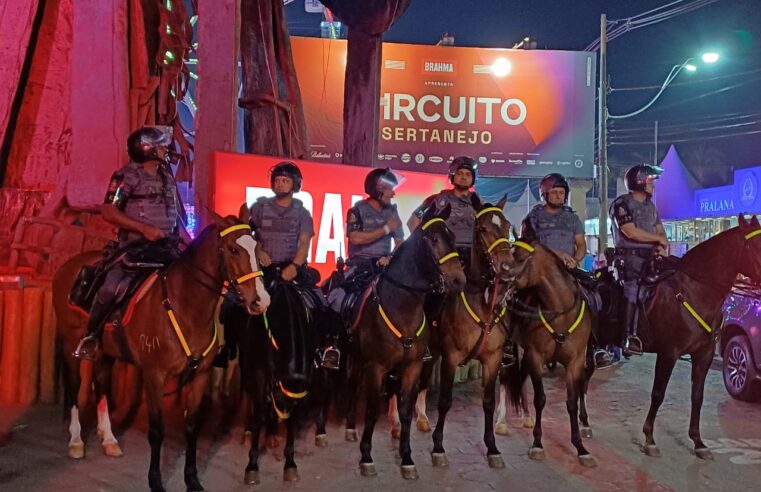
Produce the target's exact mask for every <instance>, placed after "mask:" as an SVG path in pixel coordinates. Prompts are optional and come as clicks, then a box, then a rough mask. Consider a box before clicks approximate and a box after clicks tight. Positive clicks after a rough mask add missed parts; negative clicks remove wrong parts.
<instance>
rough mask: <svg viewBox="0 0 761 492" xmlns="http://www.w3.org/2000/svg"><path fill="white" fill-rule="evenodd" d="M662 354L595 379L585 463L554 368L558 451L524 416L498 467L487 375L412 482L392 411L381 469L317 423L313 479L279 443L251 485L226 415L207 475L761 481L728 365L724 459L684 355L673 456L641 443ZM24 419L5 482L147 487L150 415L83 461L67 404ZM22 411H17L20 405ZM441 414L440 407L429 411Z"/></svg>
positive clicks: (709, 406)
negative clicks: (697, 430)
mask: <svg viewBox="0 0 761 492" xmlns="http://www.w3.org/2000/svg"><path fill="white" fill-rule="evenodd" d="M654 363H655V359H654V357H653V356H644V357H642V358H639V359H637V360H633V361H630V362H627V363H625V364H622V365H620V366H618V367H616V368H613V369H610V370H608V371H603V372H599V373H598V374H597V375H596V376H595V379H594V380H593V384H592V388H591V392H590V395H589V409H590V414H591V417H592V426H593V428H594V438H592V439H587V440H586V445H587V447H588V448H589V450H590V451H591V452H592V453H593V455H594V456H595V457H596V458H597V460H598V467H597V468H593V469H589V468H584V467H582V466H581V465H579V464H578V463H577V460H576V457H575V454H574V452H573V451H572V450H573V448H572V447H571V445H570V442H569V427H568V418H567V414H566V411H565V402H564V399H565V396H564V395H565V392H564V390H562V389H561V388H560V387H559V386H558V385H559V383H561V380H560V378H558V377H557V376H555V377H549V381H548V388H549V392H548V407H547V408H546V411H545V417H546V418H545V440H544V444H545V449H546V450H547V459H546V461H543V462H536V461H531V460H529V459H528V457H527V455H526V451H527V450H528V447H529V445H530V443H531V436H530V430H528V429H523V428H519V425H520V422H519V420H518V418H517V417H515V416H513V417H512V418H511V419H510V421H509V423H510V426H511V430H512V435H511V436H509V437H502V436H498V437H497V439H498V441H497V442H498V445H499V447H500V450H501V451H502V453H503V455H504V458H505V462H506V465H507V466H506V468H505V469H503V470H491V469H489V467H488V465H487V463H486V458H485V456H484V453H485V447H484V446H483V444H482V442H481V437H480V436H481V433H482V425H483V416H482V412H481V407H480V389H479V385H478V383H477V382H470V383H466V384H461V385H459V386H457V387H456V393H455V404H454V407H453V409H452V411H451V412H450V414H449V418H448V420H447V432H446V437H445V439H446V440H445V447H446V449H447V453H448V456H449V461H450V466H449V467H448V468H443V469H441V468H433V467H432V466H431V461H430V456H429V453H430V449H431V441H430V434H422V433H420V432H418V431H416V430H414V429H413V441H412V449H413V457H414V459H415V460H416V463H417V465H418V472H419V474H420V479H419V480H418V481H417V482H406V481H405V480H403V479H402V478H401V476H400V473H399V468H398V460H397V458H396V444H397V442H395V441H392V440H391V438H390V437H389V432H388V430H389V427H388V424H387V423H386V422H385V420H384V421H383V422H382V423H381V424H380V425H379V426H378V427H377V432H376V435H375V440H374V444H375V447H374V458H375V461H376V466H377V469H378V476H377V477H374V478H365V477H361V476H360V474H359V470H358V467H357V463H358V460H359V450H358V444H357V443H349V442H345V441H343V432H342V430H341V428H340V427H339V426H338V425H335V424H334V425H332V426H331V427H330V429H329V436H330V444H329V446H328V447H327V448H317V447H315V446H314V445H313V435H312V430H311V429H310V430H309V431H308V432H307V433H306V434H305V435H304V436H303V437H302V438H301V439H300V440H299V442H298V444H297V462H298V465H299V473H300V475H301V481H300V482H297V483H283V482H282V458H281V457H280V452H281V451H280V450H278V451H277V453H273V452H271V451H270V452H268V453H267V455H266V456H264V457H263V458H262V460H261V462H260V463H261V467H262V483H261V485H258V486H255V487H254V486H244V485H243V484H242V477H243V469H244V467H245V463H246V454H247V448H246V447H244V446H242V445H241V443H240V439H241V433H242V430H241V428H240V426H239V425H236V426H234V427H233V428H232V431H231V432H230V433H229V434H227V435H225V436H223V437H216V438H215V437H212V436H213V435H214V432H213V429H214V428H215V427H217V425H216V422H214V421H213V420H215V419H213V418H212V419H210V420H211V421H210V422H207V424H206V430H207V432H205V436H204V438H203V439H202V441H201V444H200V453H199V465H200V479H201V481H202V483H203V484H204V485H205V487H206V489H207V490H214V491H228V490H236V491H243V490H250V489H254V490H262V491H264V490H267V491H269V490H310V491H311V490H314V491H319V490H330V491H335V492H339V491H341V492H343V491H354V490H367V491H388V490H396V491H408V490H409V491H415V492H423V491H429V490H430V491H433V490H436V491H469V492H470V491H481V490H531V491H532V492H533V491H545V490H546V491H553V492H554V491H569V490H637V491H650V490H689V491H690V492H698V491H721V490H727V491H733V492H734V491H742V490H759V487H761V485H759V484H761V404H756V405H753V404H744V403H741V402H737V401H734V400H732V399H731V398H729V397H728V396H727V395H726V393H725V391H724V388H723V385H722V382H721V373H720V372H718V371H711V372H710V374H709V376H708V381H707V384H706V401H705V404H704V406H703V425H702V430H703V436H704V438H705V441H706V443H707V444H708V446H709V447H710V448H712V450H713V453H714V456H715V460H713V461H701V460H699V459H697V458H695V456H694V455H693V454H692V452H691V449H692V442H691V441H690V440H689V439H688V437H687V425H688V419H689V375H690V364H689V363H688V362H679V363H678V364H677V367H676V369H675V372H674V378H673V379H672V382H671V384H670V386H669V392H668V395H667V398H666V402H665V403H664V406H663V408H662V410H661V414H660V418H659V419H658V421H657V424H656V436H655V437H656V442H657V443H658V444H659V446H660V447H661V450H662V452H663V457H661V458H650V457H647V456H645V455H644V454H642V453H641V452H640V451H639V445H640V442H641V440H642V435H641V430H640V429H641V427H642V422H643V420H644V418H645V415H646V412H647V406H648V402H649V390H650V386H651V378H652V371H653V367H654ZM0 412H2V413H3V415H5V418H6V419H8V418H9V416H10V415H18V416H17V417H15V418H13V421H14V424H12V426H11V427H10V431H11V433H10V436H9V437H8V438H7V439H6V440H5V442H4V443H3V444H2V445H0V490H3V491H4V490H13V491H20V490H28V491H37V490H54V489H70V490H77V491H91V490H93V491H94V490H103V491H135V490H146V489H147V479H146V473H147V465H148V456H149V454H148V453H149V447H148V443H147V439H146V432H145V424H144V419H143V418H138V420H137V423H136V424H135V425H134V426H133V428H131V429H130V430H128V431H127V432H125V433H123V434H122V435H121V436H120V441H121V443H122V446H123V449H124V452H125V456H124V457H122V458H107V457H105V456H104V455H103V454H102V453H101V452H100V446H99V444H98V443H97V442H96V440H95V438H94V436H92V437H91V438H90V439H89V442H88V446H87V451H88V455H87V457H86V458H85V459H84V460H81V461H73V460H70V459H68V458H67V457H66V443H67V440H68V437H67V431H66V428H67V427H66V425H65V424H64V423H62V421H61V409H60V408H58V407H44V406H43V407H35V408H32V409H29V410H27V411H21V410H20V409H0ZM14 412H15V413H14ZM429 415H430V416H431V417H432V420H434V421H435V416H436V412H435V409H433V408H431V410H429ZM181 427H182V426H181V425H179V424H175V425H172V426H171V428H170V429H169V430H168V432H167V434H168V438H167V439H166V440H165V447H164V453H163V462H162V470H163V473H164V483H165V485H166V486H167V489H168V490H183V489H184V484H183V481H182V466H183V461H184V458H183V447H184V444H183V440H182V437H181V432H182V430H181Z"/></svg>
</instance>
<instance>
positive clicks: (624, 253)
mask: <svg viewBox="0 0 761 492" xmlns="http://www.w3.org/2000/svg"><path fill="white" fill-rule="evenodd" d="M662 172H663V169H661V168H660V167H658V166H649V165H647V164H640V165H638V166H634V167H632V168H630V169H629V170H628V171H626V176H625V182H626V189H627V190H629V193H627V194H624V195H621V196H619V197H618V198H616V199H615V200H614V201H613V203H611V204H610V217H611V222H612V225H613V241H614V243H615V246H616V249H615V253H614V262H615V263H617V264H619V265H621V266H622V267H623V272H622V274H621V278H623V295H624V298H625V302H624V303H623V304H624V310H623V321H624V325H625V327H626V333H627V338H626V341H625V342H624V350H625V351H628V352H629V353H630V354H641V353H642V341H641V340H640V339H639V337H637V292H638V290H639V280H640V277H641V274H642V271H643V270H644V268H645V266H646V265H647V263H648V261H649V260H650V259H651V258H652V257H653V255H654V254H656V253H657V254H666V252H667V250H668V239H667V238H666V231H665V230H664V228H663V223H662V222H661V217H660V215H659V214H658V210H657V209H656V208H655V204H654V203H653V201H652V196H653V190H654V189H655V181H656V180H657V179H658V178H659V177H660V175H661V173H662Z"/></svg>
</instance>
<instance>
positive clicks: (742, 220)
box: [737, 214, 748, 227]
mask: <svg viewBox="0 0 761 492" xmlns="http://www.w3.org/2000/svg"><path fill="white" fill-rule="evenodd" d="M737 223H738V224H739V226H740V227H748V221H747V220H746V219H745V214H740V215H738V216H737Z"/></svg>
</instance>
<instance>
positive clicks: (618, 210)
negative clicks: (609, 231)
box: [616, 204, 629, 217]
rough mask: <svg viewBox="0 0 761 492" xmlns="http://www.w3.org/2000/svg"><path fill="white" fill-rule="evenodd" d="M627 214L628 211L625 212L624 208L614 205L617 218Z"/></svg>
mask: <svg viewBox="0 0 761 492" xmlns="http://www.w3.org/2000/svg"><path fill="white" fill-rule="evenodd" d="M628 213H629V211H628V210H626V207H625V206H623V205H621V204H619V205H616V215H617V216H619V217H626V215H627V214H628Z"/></svg>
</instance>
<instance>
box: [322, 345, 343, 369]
mask: <svg viewBox="0 0 761 492" xmlns="http://www.w3.org/2000/svg"><path fill="white" fill-rule="evenodd" d="M340 361H341V352H340V351H339V350H338V349H337V348H335V347H328V348H326V349H325V350H324V351H323V353H322V357H320V366H321V367H323V368H325V369H330V370H331V371H337V370H338V367H339V364H340Z"/></svg>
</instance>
